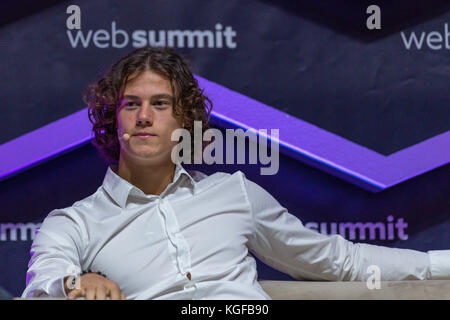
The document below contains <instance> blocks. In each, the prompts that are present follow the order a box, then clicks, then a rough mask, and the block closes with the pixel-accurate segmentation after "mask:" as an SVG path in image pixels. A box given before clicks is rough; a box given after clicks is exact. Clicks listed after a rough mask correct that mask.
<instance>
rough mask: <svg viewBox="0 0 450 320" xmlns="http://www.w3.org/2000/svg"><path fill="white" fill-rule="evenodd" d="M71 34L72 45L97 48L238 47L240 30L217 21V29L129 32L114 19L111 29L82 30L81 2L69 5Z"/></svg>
mask: <svg viewBox="0 0 450 320" xmlns="http://www.w3.org/2000/svg"><path fill="white" fill-rule="evenodd" d="M66 13H67V14H69V16H68V17H67V20H66V27H67V37H68V39H69V42H70V45H71V46H72V48H77V47H78V46H79V45H81V46H83V48H87V47H89V45H91V44H92V45H94V46H95V47H97V48H101V49H104V48H109V47H112V48H124V47H126V46H127V45H128V44H129V43H130V42H131V45H132V46H133V47H135V48H142V47H145V46H152V47H176V48H185V47H187V48H205V47H207V48H229V49H235V48H236V46H237V44H236V41H235V37H236V31H234V30H233V28H232V27H230V26H226V27H225V28H224V27H223V26H222V25H221V24H220V23H217V24H216V25H215V29H214V30H134V31H133V32H131V36H130V34H129V32H127V31H125V30H122V29H118V28H117V26H116V22H115V21H112V22H111V30H106V29H99V30H96V31H94V30H87V32H83V31H82V30H81V9H80V7H79V6H77V5H71V6H69V7H67V11H66Z"/></svg>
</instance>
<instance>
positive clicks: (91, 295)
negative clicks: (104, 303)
mask: <svg viewBox="0 0 450 320" xmlns="http://www.w3.org/2000/svg"><path fill="white" fill-rule="evenodd" d="M67 278H68V277H66V278H64V290H65V291H66V295H67V299H76V298H77V297H85V298H86V300H105V299H106V297H109V298H110V299H111V300H126V297H125V295H124V294H123V292H122V291H121V290H120V287H119V286H118V284H117V283H115V282H114V281H111V280H108V279H106V278H105V277H102V276H101V275H99V274H96V273H86V274H83V275H82V276H81V277H80V279H79V281H80V288H79V289H73V290H70V289H69V288H68V287H67V285H66V282H67Z"/></svg>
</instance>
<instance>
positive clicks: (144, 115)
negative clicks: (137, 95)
mask: <svg viewBox="0 0 450 320" xmlns="http://www.w3.org/2000/svg"><path fill="white" fill-rule="evenodd" d="M152 119H153V116H152V114H151V109H150V108H149V107H145V106H143V107H142V108H141V110H140V112H139V113H138V118H137V125H138V126H144V125H145V126H147V125H151V124H152V121H153V120H152Z"/></svg>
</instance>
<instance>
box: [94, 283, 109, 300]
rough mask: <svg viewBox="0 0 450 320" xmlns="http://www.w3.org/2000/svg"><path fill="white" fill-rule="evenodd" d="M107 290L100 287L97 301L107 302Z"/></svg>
mask: <svg viewBox="0 0 450 320" xmlns="http://www.w3.org/2000/svg"><path fill="white" fill-rule="evenodd" d="M106 294H107V292H106V288H105V287H104V286H98V287H97V292H96V299H97V300H106Z"/></svg>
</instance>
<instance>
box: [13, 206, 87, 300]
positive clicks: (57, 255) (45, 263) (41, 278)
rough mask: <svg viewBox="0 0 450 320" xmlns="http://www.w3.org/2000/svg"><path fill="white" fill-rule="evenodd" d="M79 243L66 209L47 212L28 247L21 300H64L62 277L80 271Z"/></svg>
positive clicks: (76, 228)
mask: <svg viewBox="0 0 450 320" xmlns="http://www.w3.org/2000/svg"><path fill="white" fill-rule="evenodd" d="M83 243H84V242H83V232H82V228H81V227H80V224H79V223H78V222H77V221H76V219H75V217H74V215H71V214H70V211H69V209H55V210H53V211H52V212H50V213H49V215H48V216H47V217H46V218H45V219H44V221H43V223H42V225H41V227H40V229H39V231H38V232H37V234H36V236H35V238H34V240H33V243H32V245H31V250H30V255H31V258H30V261H29V263H28V271H27V276H26V288H25V290H24V292H23V293H22V297H23V298H29V297H66V294H65V291H64V283H63V281H64V277H66V276H69V275H74V274H76V273H78V272H79V271H80V270H81V267H80V256H81V252H82V247H83Z"/></svg>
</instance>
